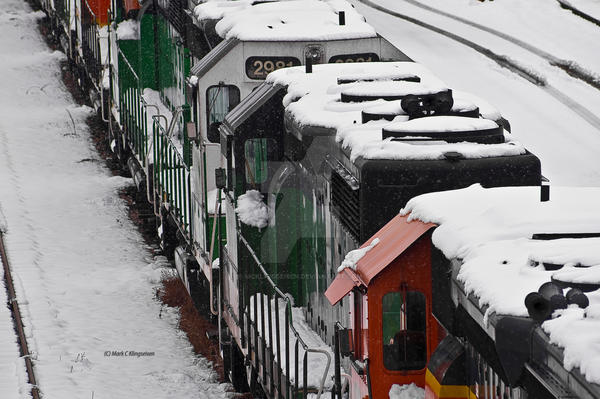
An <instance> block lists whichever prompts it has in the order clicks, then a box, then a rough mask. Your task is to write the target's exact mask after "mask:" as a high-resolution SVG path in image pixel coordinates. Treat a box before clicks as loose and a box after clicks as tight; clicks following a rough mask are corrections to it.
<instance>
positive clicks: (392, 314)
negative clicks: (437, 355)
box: [382, 291, 427, 370]
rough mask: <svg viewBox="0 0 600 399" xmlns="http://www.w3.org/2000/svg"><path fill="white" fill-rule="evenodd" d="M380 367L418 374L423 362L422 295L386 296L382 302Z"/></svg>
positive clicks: (399, 294) (407, 293)
mask: <svg viewBox="0 0 600 399" xmlns="http://www.w3.org/2000/svg"><path fill="white" fill-rule="evenodd" d="M382 312H383V314H382V324H383V365H384V366H385V368H386V369H388V370H421V369H422V368H423V367H425V364H426V361H427V335H426V326H425V325H426V307H425V295H424V294H423V293H421V292H418V291H408V292H406V291H404V292H389V293H387V294H385V295H384V297H383V300H382Z"/></svg>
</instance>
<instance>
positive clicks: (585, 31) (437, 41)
mask: <svg viewBox="0 0 600 399" xmlns="http://www.w3.org/2000/svg"><path fill="white" fill-rule="evenodd" d="M372 1H373V2H374V3H377V4H379V5H381V6H384V7H387V8H389V9H391V10H394V11H396V12H398V13H401V14H404V15H407V16H410V17H413V18H417V19H421V20H423V21H425V22H427V23H429V24H432V25H436V26H439V27H441V28H442V29H445V30H447V31H450V32H452V33H455V34H457V35H459V36H461V37H464V38H466V39H469V40H471V41H473V42H475V43H477V44H479V45H481V46H484V47H487V48H490V49H491V50H493V51H494V52H495V53H497V54H499V55H504V56H507V57H509V58H511V59H513V60H517V61H518V62H519V63H520V64H521V65H523V66H524V67H526V68H528V69H530V70H532V71H533V72H535V73H536V74H538V75H540V76H542V77H543V78H545V79H546V80H547V81H548V83H549V84H550V85H551V86H552V87H553V88H556V89H557V90H560V91H562V92H564V93H565V94H567V95H568V96H569V97H570V98H571V99H573V100H575V101H576V102H577V103H579V105H582V106H583V107H584V108H586V110H587V111H589V114H592V115H594V114H595V116H596V117H598V109H600V91H598V90H597V89H594V88H593V87H592V86H590V85H588V84H586V83H583V82H580V81H577V80H575V79H574V78H572V77H570V76H568V75H567V74H566V72H564V71H562V70H560V69H559V68H556V67H553V66H551V65H550V63H549V62H548V61H547V60H545V59H544V58H542V57H540V56H539V55H535V54H533V53H531V52H529V51H527V50H525V49H523V48H522V47H519V46H517V45H515V44H514V43H512V42H510V41H507V40H504V39H501V38H499V37H498V36H496V35H493V34H491V33H489V32H484V31H482V30H480V29H477V28H475V27H473V26H468V25H466V24H464V23H462V22H460V21H457V20H455V19H451V18H449V17H447V16H444V15H440V14H438V13H434V12H431V11H428V10H426V9H423V8H422V7H418V6H417V5H415V4H416V3H418V2H417V1H414V0H410V1H406V0H372ZM352 2H353V3H354V4H355V5H356V7H357V9H358V11H359V12H361V13H362V14H363V15H365V16H366V18H367V21H368V22H369V23H371V24H373V25H374V26H375V28H376V29H377V30H378V31H379V32H380V33H381V34H382V35H383V36H384V37H386V38H387V39H388V40H390V41H391V42H392V43H393V44H395V45H396V46H397V47H399V48H400V49H401V50H403V51H404V52H405V53H406V54H408V55H409V56H410V57H412V58H413V59H415V60H416V61H418V62H421V63H423V64H424V65H426V66H427V67H428V68H429V69H431V70H432V71H433V72H434V73H435V74H436V75H437V76H438V77H439V78H441V79H442V80H443V81H444V82H445V83H446V84H448V86H450V87H453V88H456V89H459V90H464V91H467V92H471V93H474V94H476V95H477V96H479V97H481V98H483V99H485V100H487V101H489V102H490V103H491V104H492V105H494V106H495V107H497V108H499V109H500V111H501V112H502V114H503V116H505V117H506V118H507V119H509V120H510V122H511V125H512V132H513V134H514V135H515V137H516V139H518V140H519V141H520V142H522V143H523V144H524V145H525V146H526V147H527V148H528V149H529V150H531V151H532V152H534V153H535V154H536V155H538V156H539V157H540V158H541V160H542V168H543V170H544V174H545V175H546V176H547V177H549V178H550V180H551V182H552V183H553V184H559V185H580V186H588V185H598V184H599V183H600V162H598V161H597V154H598V153H599V151H600V131H599V130H598V126H593V125H592V124H590V123H589V122H588V121H587V120H585V119H584V118H582V116H581V115H580V114H579V113H578V112H577V111H579V109H572V107H569V106H567V105H565V104H564V103H562V102H560V101H559V100H557V99H556V98H555V97H553V96H552V95H551V94H550V93H549V92H548V91H547V90H545V89H544V88H542V87H539V86H536V85H534V84H532V83H530V82H528V81H526V80H525V79H523V78H522V77H519V76H517V75H516V74H514V73H513V72H510V71H509V70H507V69H505V68H502V67H501V66H499V65H498V64H496V63H495V62H494V61H492V60H491V59H489V58H487V57H484V56H483V55H481V54H480V53H477V52H476V51H474V50H472V49H470V48H468V47H466V46H465V45H463V44H459V43H458V42H456V41H454V40H451V39H448V38H446V37H444V36H442V35H440V34H438V33H435V32H432V31H430V30H428V29H425V28H423V27H420V26H417V25H415V24H412V23H409V22H407V21H404V20H402V19H399V18H397V17H393V16H390V15H387V14H385V13H382V12H381V11H377V10H374V9H373V8H371V7H368V6H365V5H364V4H363V3H361V2H360V0H352ZM419 2H420V3H419V4H424V5H427V6H431V7H434V8H436V9H439V10H442V11H444V12H447V13H451V14H454V15H456V16H459V17H462V18H465V19H468V20H471V21H473V22H476V23H479V24H482V25H488V26H490V27H491V28H494V29H496V30H500V31H502V32H505V33H506V34H508V35H510V36H513V37H515V38H518V39H520V40H522V41H524V42H526V43H529V44H532V45H534V46H536V47H539V49H541V50H543V51H545V52H549V53H552V55H554V56H555V57H558V58H561V59H565V60H570V61H574V62H576V63H577V64H578V65H580V66H582V67H583V68H585V69H588V70H590V72H592V73H594V72H595V73H596V74H598V73H600V51H598V43H600V28H598V26H596V25H594V24H592V23H590V22H588V21H585V20H583V19H581V18H579V17H577V16H575V15H573V14H572V13H571V12H570V11H568V10H564V9H562V8H560V6H559V5H558V3H557V2H555V1H548V0H531V1H525V2H524V1H519V0H503V1H494V2H489V1H486V2H483V3H482V2H479V1H475V0H433V1H428V2H425V1H422V0H419Z"/></svg>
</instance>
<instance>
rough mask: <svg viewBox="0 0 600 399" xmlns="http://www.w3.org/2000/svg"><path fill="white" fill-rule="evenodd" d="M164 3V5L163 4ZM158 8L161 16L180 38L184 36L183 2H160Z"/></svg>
mask: <svg viewBox="0 0 600 399" xmlns="http://www.w3.org/2000/svg"><path fill="white" fill-rule="evenodd" d="M165 3H166V4H165ZM160 5H161V7H159V9H160V12H161V14H162V15H163V16H164V17H165V19H166V20H167V21H169V23H170V24H171V25H173V28H175V30H176V31H177V32H178V33H179V34H180V35H181V36H182V37H184V36H185V17H186V15H185V6H186V5H187V4H186V2H185V1H184V0H166V1H161V2H160Z"/></svg>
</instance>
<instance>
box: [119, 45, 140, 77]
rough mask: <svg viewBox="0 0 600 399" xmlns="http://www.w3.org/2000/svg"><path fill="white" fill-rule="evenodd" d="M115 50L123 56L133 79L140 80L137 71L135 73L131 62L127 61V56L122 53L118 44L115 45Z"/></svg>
mask: <svg viewBox="0 0 600 399" xmlns="http://www.w3.org/2000/svg"><path fill="white" fill-rule="evenodd" d="M117 51H118V52H119V54H120V55H121V57H123V61H125V64H126V65H127V66H128V67H129V70H130V71H131V73H132V74H133V76H134V77H135V79H136V80H137V81H138V82H139V81H140V77H139V76H138V75H137V73H135V69H133V67H132V66H131V64H130V63H129V61H127V57H126V56H125V54H124V53H123V50H121V48H120V47H119V46H117Z"/></svg>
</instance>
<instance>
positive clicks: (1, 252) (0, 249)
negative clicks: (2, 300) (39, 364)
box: [0, 231, 40, 399]
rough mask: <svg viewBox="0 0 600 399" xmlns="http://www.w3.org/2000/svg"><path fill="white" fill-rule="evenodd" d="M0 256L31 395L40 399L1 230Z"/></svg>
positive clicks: (35, 398) (34, 398)
mask: <svg viewBox="0 0 600 399" xmlns="http://www.w3.org/2000/svg"><path fill="white" fill-rule="evenodd" d="M0 258H1V259H2V264H3V265H4V281H5V283H6V290H7V291H8V303H9V304H10V310H11V314H12V318H13V321H14V328H15V330H16V332H17V337H18V340H19V346H20V349H21V353H22V354H23V358H24V360H25V368H26V370H27V378H28V380H29V384H31V396H32V397H33V399H39V398H40V390H39V388H38V386H37V382H36V379H35V373H34V371H33V362H32V361H31V354H30V353H29V347H28V346H27V337H26V336H25V330H24V327H23V319H22V318H21V312H20V310H19V303H18V302H17V295H16V293H15V286H14V284H13V279H12V273H11V271H10V265H9V263H8V256H7V255H6V246H5V244H4V233H3V232H2V231H0Z"/></svg>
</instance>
